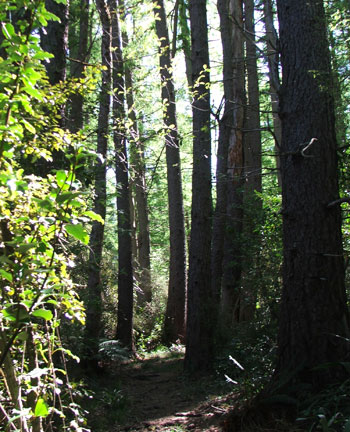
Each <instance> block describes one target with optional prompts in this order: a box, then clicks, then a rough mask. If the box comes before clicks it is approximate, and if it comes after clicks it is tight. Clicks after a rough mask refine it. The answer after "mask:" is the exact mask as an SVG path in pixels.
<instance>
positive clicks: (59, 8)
mask: <svg viewBox="0 0 350 432" xmlns="http://www.w3.org/2000/svg"><path fill="white" fill-rule="evenodd" d="M45 6H46V9H47V10H48V11H49V12H51V13H53V14H55V15H56V16H57V17H58V18H59V19H60V21H52V20H51V21H49V22H48V25H47V27H46V28H45V32H43V31H42V32H41V34H40V39H41V46H42V48H43V50H45V51H47V52H49V53H51V54H53V55H54V57H53V58H51V59H50V61H49V62H46V63H45V67H46V70H47V75H48V77H49V81H50V84H53V85H54V84H58V83H59V82H60V81H62V82H63V81H65V79H66V64H67V49H68V14H69V12H68V11H69V8H68V2H67V3H66V4H65V3H56V2H55V0H46V1H45Z"/></svg>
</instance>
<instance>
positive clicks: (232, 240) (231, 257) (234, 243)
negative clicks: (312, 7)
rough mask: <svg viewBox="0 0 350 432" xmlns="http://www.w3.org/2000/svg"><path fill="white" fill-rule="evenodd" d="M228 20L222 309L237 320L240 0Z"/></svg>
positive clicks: (240, 181) (241, 89)
mask: <svg viewBox="0 0 350 432" xmlns="http://www.w3.org/2000/svg"><path fill="white" fill-rule="evenodd" d="M229 17H230V19H231V20H232V32H231V35H232V36H231V37H232V42H231V43H232V62H233V66H232V67H233V74H232V77H231V79H232V86H233V98H232V100H233V113H232V115H233V125H232V129H233V133H231V134H230V141H229V147H228V160H227V208H226V213H227V220H226V235H225V242H224V258H223V279H222V302H221V306H222V312H223V317H224V320H226V321H227V322H229V323H230V322H232V320H233V321H238V317H239V300H240V282H241V273H242V227H243V187H244V178H243V164H244V158H243V127H244V115H245V113H244V111H245V110H244V107H245V88H244V87H245V82H244V54H243V32H242V29H243V6H242V0H230V2H229Z"/></svg>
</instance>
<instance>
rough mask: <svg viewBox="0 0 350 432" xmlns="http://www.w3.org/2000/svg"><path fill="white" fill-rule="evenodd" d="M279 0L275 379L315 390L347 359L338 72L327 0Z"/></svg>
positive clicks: (338, 375) (336, 376) (341, 374)
mask: <svg viewBox="0 0 350 432" xmlns="http://www.w3.org/2000/svg"><path fill="white" fill-rule="evenodd" d="M277 5H278V17H279V25H280V48H281V62H282V87H281V91H280V95H281V98H280V103H281V105H280V117H281V119H282V146H281V170H282V194H283V210H282V215H283V249H284V266H283V292H282V304H281V312H280V328H279V336H278V360H277V367H276V371H275V374H274V379H273V381H274V382H275V383H276V381H277V382H279V380H280V382H282V380H283V379H284V383H285V384H286V386H287V385H289V384H290V383H291V382H297V383H298V382H299V383H300V382H304V383H309V384H312V386H313V389H315V390H317V389H320V388H324V387H325V386H327V385H329V384H330V383H333V382H337V381H338V380H342V379H343V378H345V376H347V375H346V372H345V370H344V369H343V367H342V366H341V362H342V361H345V360H346V359H348V358H349V343H348V341H347V340H346V338H347V337H348V335H349V314H348V310H347V306H346V294H345V288H344V256H343V250H342V235H341V210H340V206H339V200H338V196H339V195H338V180H337V151H336V150H337V146H336V138H335V130H334V107H333V96H332V91H333V87H332V74H331V69H330V56H329V46H328V41H327V35H326V23H325V13H324V7H323V2H322V1H321V0H311V1H309V2H304V1H303V0H279V1H278V2H277ZM321 365H322V366H323V367H320V366H321ZM286 390H287V391H289V392H291V391H292V390H291V389H290V387H289V389H288V387H286Z"/></svg>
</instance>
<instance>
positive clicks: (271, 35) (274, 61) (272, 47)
mask: <svg viewBox="0 0 350 432" xmlns="http://www.w3.org/2000/svg"><path fill="white" fill-rule="evenodd" d="M273 16H274V14H273V9H272V0H264V22H265V29H266V48H267V62H268V69H269V84H270V99H271V108H272V119H273V132H274V140H275V153H276V168H277V181H278V186H279V187H281V185H282V180H281V161H280V156H279V152H280V145H281V141H282V125H281V119H280V118H279V115H278V106H279V96H278V92H279V88H280V78H279V70H278V69H279V53H278V35H277V31H276V29H275V26H274V19H273Z"/></svg>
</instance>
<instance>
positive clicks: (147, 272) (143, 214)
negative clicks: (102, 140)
mask: <svg viewBox="0 0 350 432" xmlns="http://www.w3.org/2000/svg"><path fill="white" fill-rule="evenodd" d="M118 4H119V6H120V7H121V8H123V7H124V3H123V1H121V0H120V1H119V2H118ZM122 39H123V47H126V46H127V45H128V35H127V33H126V31H123V32H122ZM124 74H125V89H126V103H127V107H128V118H129V120H130V121H131V126H130V127H129V131H128V133H129V135H130V138H129V140H130V160H131V165H132V166H133V169H134V190H135V203H136V213H137V221H136V222H137V250H138V253H137V256H134V260H137V267H138V268H137V270H135V277H136V278H137V282H138V285H139V290H138V291H137V306H138V307H139V308H141V309H142V308H144V307H145V305H146V304H147V303H150V302H151V301H152V275H151V258H150V255H151V241H150V231H149V211H148V202H147V201H148V200H147V186H146V172H145V171H146V170H145V157H144V144H143V142H142V140H141V139H140V134H139V127H138V121H139V120H138V119H137V116H136V112H135V103H134V92H133V79H132V73H131V70H130V68H129V66H128V64H127V63H126V64H125V68H124Z"/></svg>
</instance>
